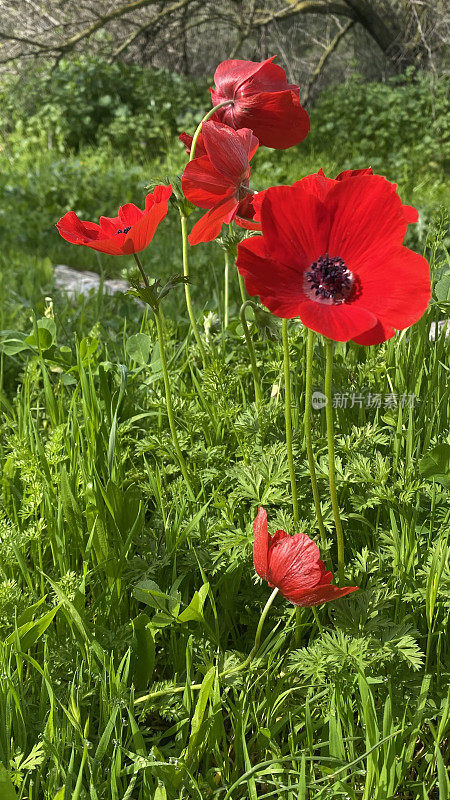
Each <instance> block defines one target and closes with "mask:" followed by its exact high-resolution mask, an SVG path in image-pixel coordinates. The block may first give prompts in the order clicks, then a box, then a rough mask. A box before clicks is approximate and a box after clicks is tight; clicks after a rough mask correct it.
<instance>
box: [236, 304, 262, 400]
mask: <svg viewBox="0 0 450 800" xmlns="http://www.w3.org/2000/svg"><path fill="white" fill-rule="evenodd" d="M248 306H251V307H252V308H254V307H255V304H254V302H253V300H246V301H245V303H243V304H242V305H241V310H240V312H239V316H240V318H241V324H242V328H243V331H244V337H245V341H246V344H247V349H248V354H249V356H250V367H251V370H252V375H253V386H254V387H255V402H256V405H257V406H259V405H260V404H261V402H262V393H261V376H260V374H259V369H258V364H257V363H256V355H255V349H254V347H253V342H252V337H251V336H250V331H249V329H248V325H247V320H246V319H245V309H246V308H247V307H248Z"/></svg>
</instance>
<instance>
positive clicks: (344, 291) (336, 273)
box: [305, 253, 353, 304]
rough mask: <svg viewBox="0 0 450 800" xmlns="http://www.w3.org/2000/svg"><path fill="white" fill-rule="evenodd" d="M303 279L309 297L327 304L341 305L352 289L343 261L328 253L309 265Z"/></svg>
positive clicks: (351, 279) (349, 273) (351, 282)
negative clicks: (304, 279)
mask: <svg viewBox="0 0 450 800" xmlns="http://www.w3.org/2000/svg"><path fill="white" fill-rule="evenodd" d="M305 278H306V282H307V286H306V288H307V289H309V294H310V296H311V297H312V298H313V299H317V300H325V301H328V303H330V302H331V303H335V304H338V303H343V302H344V301H345V300H347V299H348V298H349V296H350V293H351V291H352V288H353V276H352V273H351V272H350V270H349V269H348V268H347V265H346V263H345V261H343V260H342V258H339V256H329V255H328V253H325V255H324V256H320V258H318V259H317V261H314V263H313V264H311V266H310V268H309V270H308V272H306V273H305Z"/></svg>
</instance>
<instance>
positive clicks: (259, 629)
mask: <svg viewBox="0 0 450 800" xmlns="http://www.w3.org/2000/svg"><path fill="white" fill-rule="evenodd" d="M277 594H278V589H277V588H275V589H274V590H273V592H272V594H271V595H270V597H269V599H268V600H267V603H266V605H265V606H264V608H263V610H262V614H261V618H260V620H259V623H258V627H257V629H256V633H255V643H254V645H253V647H252V649H251V650H250V652H249V654H248V656H247V658H246V659H245V661H243V662H242V664H238V666H237V667H233V669H225V670H224V671H223V672H221V673H220V674H219V678H224V677H225V676H227V675H234V674H235V673H236V672H242V670H243V669H245V668H246V667H248V665H249V664H250V662H251V661H252V659H253V658H254V656H255V655H256V653H257V652H258V650H259V644H260V642H261V633H262V629H263V625H264V622H265V619H266V617H267V614H268V613H269V609H270V606H271V605H272V603H273V601H274V600H275V597H276V596H277ZM201 686H202V684H201V683H192V684H191V686H190V687H189V688H190V689H201ZM184 689H185V686H175V687H167V689H159V690H158V691H157V692H151V693H150V694H146V695H144V696H143V697H138V698H137V699H136V700H135V701H134V702H135V703H145V702H146V701H147V700H153V699H156V698H157V697H163V696H164V695H166V694H175V693H178V692H183V691H184Z"/></svg>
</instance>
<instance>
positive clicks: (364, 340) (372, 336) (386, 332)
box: [353, 321, 395, 347]
mask: <svg viewBox="0 0 450 800" xmlns="http://www.w3.org/2000/svg"><path fill="white" fill-rule="evenodd" d="M393 336H395V329H394V328H391V327H390V326H389V325H384V324H383V323H382V322H380V321H378V322H377V324H376V325H374V327H373V328H370V330H368V331H366V332H365V333H362V334H361V335H360V336H354V337H353V341H354V342H356V344H363V345H366V347H367V346H368V345H371V344H381V343H382V342H387V340H388V339H392V337H393Z"/></svg>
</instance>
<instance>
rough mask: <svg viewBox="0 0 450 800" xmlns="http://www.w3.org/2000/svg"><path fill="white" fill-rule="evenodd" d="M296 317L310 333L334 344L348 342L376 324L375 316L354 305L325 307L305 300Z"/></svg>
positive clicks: (344, 304) (322, 304)
mask: <svg viewBox="0 0 450 800" xmlns="http://www.w3.org/2000/svg"><path fill="white" fill-rule="evenodd" d="M298 316H299V317H300V319H301V321H302V322H303V324H304V325H306V326H307V327H308V328H311V330H312V331H316V332H317V333H321V334H322V335H323V336H327V337H328V338H329V339H333V341H335V342H348V340H349V339H354V338H355V336H359V335H360V334H362V333H364V332H365V331H367V330H368V329H369V328H373V326H374V325H375V324H376V322H377V318H376V316H375V314H373V313H372V312H370V311H368V310H366V309H365V308H360V307H359V306H355V304H354V303H341V304H340V305H325V304H324V303H316V302H315V301H314V300H306V302H304V303H303V304H302V305H301V306H300V308H299V310H298Z"/></svg>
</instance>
